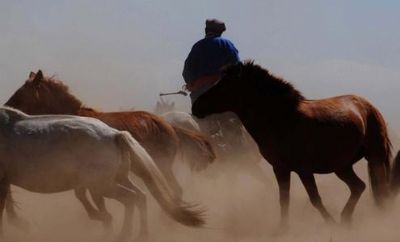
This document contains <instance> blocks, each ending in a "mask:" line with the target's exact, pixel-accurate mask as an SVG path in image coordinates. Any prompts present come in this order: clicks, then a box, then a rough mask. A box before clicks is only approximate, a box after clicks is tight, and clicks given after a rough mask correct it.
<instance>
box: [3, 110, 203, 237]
mask: <svg viewBox="0 0 400 242" xmlns="http://www.w3.org/2000/svg"><path fill="white" fill-rule="evenodd" d="M129 171H133V172H135V174H137V175H138V176H139V177H141V178H142V179H143V181H144V183H145V184H146V186H147V187H148V189H149V191H150V192H151V193H152V195H153V196H154V197H155V198H156V200H157V201H158V202H159V204H160V206H161V207H162V208H163V209H164V210H165V211H166V212H167V213H168V214H169V215H170V216H171V217H172V218H174V219H175V220H176V221H178V222H180V223H182V224H185V225H189V226H201V225H202V224H203V223H204V222H203V220H202V218H201V213H200V212H199V211H194V210H192V209H190V208H189V207H188V206H187V204H185V203H184V202H183V201H181V200H180V199H179V197H178V196H177V195H176V194H174V192H173V190H172V189H170V186H169V184H168V183H167V181H166V180H165V179H164V177H163V175H162V174H161V173H160V171H159V170H158V168H157V167H156V165H155V164H154V162H153V160H152V159H151V158H150V156H149V155H148V154H147V152H146V151H145V150H144V149H143V148H142V147H141V146H140V145H139V143H138V142H137V141H136V140H135V139H134V138H132V136H131V135H130V134H129V133H128V132H125V131H118V130H116V129H113V128H110V127H109V126H107V125H106V124H104V123H103V122H101V121H99V120H97V119H93V118H87V117H77V116H69V115H40V116H30V115H27V114H24V113H22V112H20V111H18V110H15V109H12V108H7V107H2V108H1V107H0V233H2V214H3V209H4V204H5V199H6V196H7V192H8V191H9V186H10V184H13V185H16V186H19V187H22V188H24V189H26V190H29V191H32V192H38V193H56V192H63V191H67V190H72V189H74V190H79V189H88V190H89V191H90V192H91V194H92V196H93V199H94V200H97V201H100V203H101V201H103V197H108V198H113V199H116V200H117V201H119V202H121V203H122V204H123V205H124V206H125V217H124V223H123V225H122V231H121V233H120V235H119V237H120V239H125V238H128V236H129V235H130V234H131V233H132V216H133V208H134V202H135V201H137V197H136V195H135V191H136V190H137V189H138V188H137V187H136V186H135V185H134V184H133V183H132V182H131V181H130V179H129ZM103 202H104V201H103ZM97 205H98V209H99V210H100V211H102V212H104V213H107V212H106V211H105V210H104V209H105V208H104V206H102V205H101V204H97ZM103 205H104V204H103ZM141 222H142V224H141V230H140V236H141V237H142V238H143V237H147V221H146V218H143V219H142V221H141Z"/></svg>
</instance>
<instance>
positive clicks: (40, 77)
mask: <svg viewBox="0 0 400 242" xmlns="http://www.w3.org/2000/svg"><path fill="white" fill-rule="evenodd" d="M42 80H43V72H42V70H38V72H37V73H36V75H35V78H34V79H33V80H32V81H33V82H34V83H38V82H40V81H42Z"/></svg>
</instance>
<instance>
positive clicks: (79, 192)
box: [74, 187, 103, 221]
mask: <svg viewBox="0 0 400 242" xmlns="http://www.w3.org/2000/svg"><path fill="white" fill-rule="evenodd" d="M74 192H75V196H76V197H77V198H78V200H79V201H80V202H81V203H82V205H83V207H84V208H85V210H86V212H87V214H88V216H89V218H90V219H92V220H101V221H103V213H101V212H99V211H98V210H97V209H96V208H94V207H93V205H92V204H91V203H90V201H89V200H88V198H87V197H86V188H85V187H79V188H75V190H74Z"/></svg>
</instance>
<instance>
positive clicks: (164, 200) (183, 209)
mask: <svg viewBox="0 0 400 242" xmlns="http://www.w3.org/2000/svg"><path fill="white" fill-rule="evenodd" d="M118 140H119V142H118V143H120V144H121V146H122V149H123V152H127V153H128V154H129V157H130V169H131V171H132V172H134V173H135V174H136V175H138V176H139V177H140V178H142V179H143V181H144V183H145V184H146V186H147V188H148V189H149V191H150V192H151V194H152V195H153V196H154V198H155V199H156V200H157V201H158V203H159V204H160V206H161V207H162V208H163V209H164V210H165V211H166V212H167V213H168V214H169V215H170V216H171V217H172V218H173V219H174V220H176V221H177V222H179V223H181V224H184V225H187V226H193V227H200V226H202V225H203V224H204V223H205V222H204V220H203V218H202V217H203V211H202V210H198V209H195V206H194V205H189V204H187V203H185V202H184V201H182V200H181V199H180V198H179V196H178V195H177V194H175V192H174V190H172V189H171V188H170V185H169V184H168V182H167V180H166V179H165V178H164V176H163V175H162V173H161V172H160V170H159V169H158V168H157V166H156V164H155V163H154V161H153V160H152V158H151V157H150V156H149V154H148V153H147V152H146V151H145V149H144V148H143V147H142V146H141V145H140V144H139V143H138V142H137V141H136V140H135V139H134V138H133V137H132V136H131V135H130V134H129V132H126V131H122V132H121V134H120V135H119V136H118Z"/></svg>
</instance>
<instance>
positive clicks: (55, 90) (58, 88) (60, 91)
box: [39, 76, 83, 107]
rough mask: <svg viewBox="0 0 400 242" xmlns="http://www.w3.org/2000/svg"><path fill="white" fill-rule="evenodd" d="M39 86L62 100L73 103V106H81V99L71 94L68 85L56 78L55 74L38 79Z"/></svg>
mask: <svg viewBox="0 0 400 242" xmlns="http://www.w3.org/2000/svg"><path fill="white" fill-rule="evenodd" d="M40 86H44V87H46V88H48V89H50V90H51V93H52V94H53V95H55V96H59V97H61V98H63V99H64V100H67V101H68V102H70V103H68V104H73V105H75V106H79V107H82V106H83V104H82V101H80V100H79V99H78V98H76V97H75V96H74V95H72V94H71V93H70V91H69V87H68V86H67V85H66V84H64V83H63V82H62V81H61V80H59V79H57V78H56V77H55V76H47V77H44V78H43V79H42V80H41V81H40V85H39V87H40Z"/></svg>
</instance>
